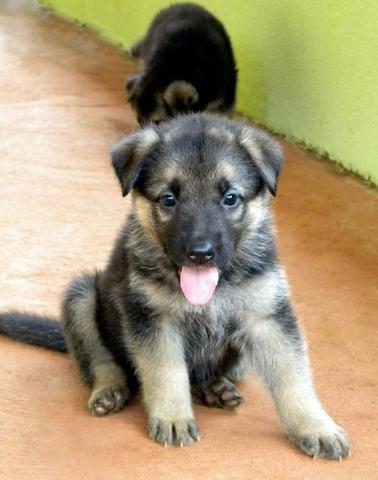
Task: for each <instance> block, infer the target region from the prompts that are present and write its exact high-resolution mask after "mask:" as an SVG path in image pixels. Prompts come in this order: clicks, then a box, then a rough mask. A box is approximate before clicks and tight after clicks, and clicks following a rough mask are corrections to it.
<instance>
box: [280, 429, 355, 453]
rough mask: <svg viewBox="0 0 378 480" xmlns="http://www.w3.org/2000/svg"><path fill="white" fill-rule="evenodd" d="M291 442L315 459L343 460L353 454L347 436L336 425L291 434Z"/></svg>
mask: <svg viewBox="0 0 378 480" xmlns="http://www.w3.org/2000/svg"><path fill="white" fill-rule="evenodd" d="M289 440H290V441H291V442H293V443H294V444H295V445H296V446H297V447H298V448H299V449H300V450H302V451H303V452H305V453H307V455H310V457H313V458H314V459H315V458H318V457H319V458H329V459H341V458H343V457H345V456H346V455H348V454H350V452H351V448H350V443H349V439H348V436H347V434H346V433H345V431H344V430H343V429H342V428H341V427H339V426H338V425H336V424H333V426H326V427H325V428H322V427H321V426H320V427H319V428H313V429H306V430H304V431H303V432H301V433H298V434H291V435H290V436H289Z"/></svg>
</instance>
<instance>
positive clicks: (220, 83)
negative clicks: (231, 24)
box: [126, 3, 236, 123]
mask: <svg viewBox="0 0 378 480" xmlns="http://www.w3.org/2000/svg"><path fill="white" fill-rule="evenodd" d="M131 54H132V56H134V57H138V58H140V59H141V62H142V68H141V71H140V72H139V73H137V74H136V75H134V76H132V77H130V78H129V79H128V80H127V81H126V91H127V97H128V100H129V102H130V104H131V105H132V107H133V109H134V110H135V112H136V114H137V118H138V121H139V122H140V123H147V122H155V123H159V122H161V121H163V120H167V119H168V118H170V117H173V116H175V115H178V114H181V113H188V112H199V111H208V112H221V113H229V112H231V111H232V109H233V106H234V101H235V88H236V68H235V61H234V57H233V53H232V49H231V44H230V40H229V38H228V36H227V33H226V31H225V29H224V28H223V25H222V24H221V23H220V22H219V21H218V20H217V19H216V18H215V17H214V16H213V15H212V14H211V13H209V12H208V11H206V10H205V9H204V8H202V7H200V6H198V5H193V4H190V3H183V4H177V5H173V6H171V7H168V8H166V9H165V10H162V11H161V12H160V13H159V14H158V15H157V16H156V17H155V19H154V20H153V21H152V23H151V25H150V27H149V29H148V31H147V33H146V36H145V37H144V38H143V39H142V40H140V41H139V42H138V43H137V44H136V45H134V47H132V49H131Z"/></svg>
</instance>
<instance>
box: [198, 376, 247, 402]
mask: <svg viewBox="0 0 378 480" xmlns="http://www.w3.org/2000/svg"><path fill="white" fill-rule="evenodd" d="M193 395H194V398H195V401H196V402H197V403H200V404H203V405H206V406H208V407H218V408H225V409H227V410H231V409H234V408H236V407H238V406H239V405H240V404H241V403H243V402H244V398H243V397H242V396H241V394H240V392H239V390H238V389H237V388H236V387H235V385H234V384H233V383H232V382H230V381H229V380H227V379H226V378H220V379H219V380H217V381H215V382H213V383H211V384H208V385H201V386H196V387H194V389H193Z"/></svg>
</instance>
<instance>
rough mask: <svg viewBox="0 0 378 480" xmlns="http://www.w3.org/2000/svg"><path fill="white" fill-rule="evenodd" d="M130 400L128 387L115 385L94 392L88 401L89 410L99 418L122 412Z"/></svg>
mask: <svg viewBox="0 0 378 480" xmlns="http://www.w3.org/2000/svg"><path fill="white" fill-rule="evenodd" d="M128 398H129V392H128V390H127V388H126V387H120V386H118V385H114V386H111V387H107V388H104V389H102V390H94V391H93V392H92V394H91V397H90V399H89V401H88V408H89V410H90V411H91V413H93V415H96V416H97V417H102V416H104V415H107V414H109V413H115V412H118V411H119V410H121V408H122V407H123V406H124V405H125V403H126V402H127V400H128Z"/></svg>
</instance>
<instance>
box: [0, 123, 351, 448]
mask: <svg viewBox="0 0 378 480" xmlns="http://www.w3.org/2000/svg"><path fill="white" fill-rule="evenodd" d="M112 163H113V167H114V169H115V172H116V175H117V177H118V179H119V181H120V184H121V188H122V193H123V195H127V194H128V193H129V192H130V191H131V190H133V195H132V212H131V214H130V216H129V218H128V220H127V223H126V225H125V226H124V228H123V229H122V231H121V234H120V236H119V238H118V241H117V242H116V245H115V247H114V250H113V253H112V255H111V258H110V260H109V263H108V266H107V267H106V269H105V270H104V271H102V272H98V273H96V274H87V275H84V276H82V277H81V278H78V279H76V280H74V281H73V282H72V284H71V285H70V287H69V288H68V291H67V293H66V295H65V298H64V302H63V324H62V326H63V331H64V336H65V341H64V340H63V335H62V332H60V330H59V327H58V324H57V323H56V322H55V323H54V322H49V321H48V320H47V319H38V317H31V318H29V319H27V318H25V317H24V316H22V315H19V314H12V313H9V314H2V315H0V331H1V332H3V333H5V334H7V335H9V336H11V337H13V338H15V339H18V340H21V341H24V342H29V343H34V344H38V345H44V346H46V347H48V348H52V349H58V350H59V349H60V350H64V348H65V347H64V346H65V345H66V346H67V348H68V351H69V352H70V353H71V355H72V356H73V358H74V359H75V361H76V363H77V366H78V368H79V371H80V373H81V378H82V380H83V382H84V383H85V384H86V385H88V386H89V388H90V389H91V395H90V399H89V403H88V405H89V409H90V411H91V412H92V413H93V414H95V415H105V414H108V413H112V412H116V411H118V410H120V409H121V408H122V407H123V406H124V404H125V403H126V402H127V400H128V398H129V394H130V390H131V389H132V388H135V386H136V384H137V383H139V384H140V387H141V392H142V397H143V402H144V404H145V407H146V410H147V415H148V433H149V436H150V437H151V438H152V439H153V440H156V441H157V442H159V443H161V444H163V445H169V444H174V445H188V444H190V443H192V442H194V441H196V440H198V438H199V430H198V427H197V423H196V420H195V418H194V415H193V410H192V396H191V394H192V395H193V397H194V398H195V399H196V400H197V401H200V402H203V403H205V404H206V405H209V406H217V407H222V408H235V407H237V406H238V405H239V404H240V403H241V402H242V400H243V399H242V397H241V395H240V393H239V392H238V390H237V388H236V386H235V385H234V383H233V382H235V381H237V380H239V379H240V378H241V377H242V376H243V375H244V374H245V373H246V372H248V371H251V370H254V371H255V373H256V374H257V376H258V377H259V378H260V379H261V381H262V382H263V383H264V384H265V386H266V387H267V389H268V391H269V392H270V393H271V395H272V397H273V400H274V402H275V405H276V408H277V411H278V414H279V416H280V418H281V421H282V423H283V425H284V427H285V429H286V430H287V432H288V435H289V438H290V439H291V441H292V442H293V443H294V444H295V445H297V446H298V447H299V448H300V449H301V450H303V451H304V452H305V453H307V454H308V455H311V456H313V457H326V458H341V457H343V456H345V455H346V454H347V453H348V452H349V443H348V439H347V436H346V434H345V432H344V431H343V430H342V429H341V428H340V427H339V426H338V425H336V424H335V422H334V421H333V420H332V419H331V418H330V417H329V416H328V415H327V413H326V412H325V411H324V409H323V408H322V406H321V404H320V402H319V400H318V398H317V396H316V393H315V391H314V387H313V384H312V379H311V372H310V367H309V363H308V359H307V354H306V343H305V339H304V337H303V334H302V332H301V330H300V328H299V326H298V324H297V321H296V317H295V314H294V312H293V310H292V307H291V304H290V299H289V294H288V288H287V282H286V279H285V274H284V271H283V268H282V267H281V265H280V263H279V261H278V260H277V257H276V253H275V246H274V235H273V229H272V222H271V215H270V212H269V206H268V200H269V198H268V197H269V192H270V193H271V194H275V190H276V182H277V176H278V173H279V170H280V165H281V150H280V148H279V146H278V144H277V143H276V142H275V141H274V140H273V138H271V137H270V136H269V135H268V134H267V133H265V132H264V131H262V130H260V129H258V128H256V127H253V126H250V125H247V124H244V123H239V122H233V121H231V120H227V119H224V118H223V119H222V118H221V117H218V116H214V117H212V116H210V115H205V114H193V115H189V116H181V117H178V118H177V119H174V120H171V121H169V122H165V123H163V124H161V125H160V126H156V125H154V126H150V127H148V128H144V129H141V130H140V131H138V132H137V133H134V134H133V135H130V136H128V137H126V138H125V139H124V140H123V141H122V142H121V143H120V144H119V145H117V146H116V147H115V149H114V150H113V153H112Z"/></svg>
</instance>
